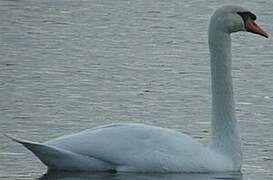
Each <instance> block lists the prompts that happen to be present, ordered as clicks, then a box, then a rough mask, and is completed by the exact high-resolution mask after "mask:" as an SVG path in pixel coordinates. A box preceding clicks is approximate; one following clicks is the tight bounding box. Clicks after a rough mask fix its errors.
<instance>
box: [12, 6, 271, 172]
mask: <svg viewBox="0 0 273 180" xmlns="http://www.w3.org/2000/svg"><path fill="white" fill-rule="evenodd" d="M255 20H256V16H255V15H254V14H253V13H251V12H250V11H248V10H246V9H244V8H242V7H238V6H223V7H221V8H219V9H218V10H216V11H215V13H214V14H213V16H212V17H211V20H210V25H209V33H208V35H209V49H210V61H211V83H212V120H211V126H212V128H211V144H210V145H209V146H205V145H203V144H202V143H200V142H198V141H197V140H196V139H194V138H192V137H190V136H188V135H185V134H182V133H180V132H177V131H174V130H170V129H166V128H161V127H154V126H148V125H143V124H129V123H128V124H110V125H105V126H100V127H96V128H93V129H89V130H85V131H83V132H80V133H77V134H72V135H68V136H63V137H59V138H56V139H53V140H49V141H47V142H44V143H37V142H31V141H27V140H22V139H17V138H13V137H10V138H11V139H13V140H14V141H16V142H18V143H21V144H23V145H24V146H25V147H26V148H27V149H29V150H30V151H32V152H33V153H34V154H35V155H36V156H37V157H38V158H39V159H40V160H41V161H42V162H43V163H44V164H45V165H47V166H48V168H49V169H53V170H66V171H110V172H160V173H164V172H166V173H167V172H168V173H170V172H188V173H189V172H192V173H197V172H216V171H240V169H241V159H242V155H241V147H240V136H239V130H238V126H237V121H236V117H235V110H234V100H233V87H232V77H231V38H230V34H231V33H234V32H238V31H248V32H252V33H256V34H259V35H262V36H264V37H268V35H267V33H266V32H265V31H263V30H262V29H261V28H260V27H259V26H258V25H257V24H256V23H255Z"/></svg>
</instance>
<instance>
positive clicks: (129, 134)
mask: <svg viewBox="0 0 273 180" xmlns="http://www.w3.org/2000/svg"><path fill="white" fill-rule="evenodd" d="M45 144H46V145H49V146H53V147H57V148H60V149H65V150H67V151H69V152H73V153H75V154H80V155H83V156H87V157H95V158H96V159H100V160H102V161H104V162H108V163H110V164H113V165H115V167H116V169H117V170H119V171H142V170H143V171H149V172H152V171H160V172H162V171H168V172H170V171H174V172H177V171H187V170H188V169H191V170H195V169H201V170H202V169H203V166H205V165H204V164H202V163H198V164H197V163H196V162H203V161H202V160H201V161H200V159H199V160H197V159H198V158H199V157H202V153H206V152H205V151H206V150H207V148H205V147H204V146H203V145H202V144H201V143H199V142H198V141H196V140H195V139H193V138H191V137H190V136H188V135H185V134H182V133H179V132H176V131H173V130H169V129H165V128H159V127H154V126H147V125H143V124H111V125H106V126H100V127H97V128H93V129H90V130H86V131H83V132H81V133H77V134H73V135H69V136H63V137H60V138H57V139H53V140H50V141H47V142H46V143H45Z"/></svg>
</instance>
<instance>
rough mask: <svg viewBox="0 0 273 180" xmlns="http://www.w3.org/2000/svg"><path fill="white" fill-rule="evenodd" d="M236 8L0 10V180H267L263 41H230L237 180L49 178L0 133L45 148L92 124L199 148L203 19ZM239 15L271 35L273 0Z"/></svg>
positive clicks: (9, 5) (204, 125)
mask: <svg viewBox="0 0 273 180" xmlns="http://www.w3.org/2000/svg"><path fill="white" fill-rule="evenodd" d="M232 2H233V4H238V2H237V1H235V0H234V1H227V0H226V1H221V2H220V1H219V2H218V1H212V0H211V1H201V0H199V1H190V0H184V1H179V0H171V1H165V0H159V1H156V0H154V1H152V0H151V1H146V0H138V1H126V0H116V1H99V0H97V1H96V0H93V1H75V0H67V1H52V0H49V1H35V0H13V1H11V0H2V1H0V12H1V13H0V20H1V21H0V45H1V47H0V55H1V60H0V91H1V94H0V102H1V103H0V109H1V110H0V113H1V114H0V132H1V135H0V136H1V138H0V179H37V178H39V177H42V179H54V178H55V179H72V178H73V179H183V178H185V179H224V178H228V179H253V180H254V179H270V178H271V176H272V175H273V170H272V167H273V158H272V157H273V133H272V127H273V121H272V112H273V93H272V92H273V85H272V81H273V76H272V69H273V61H272V57H273V53H272V40H271V39H269V40H266V39H264V38H262V37H258V36H255V35H252V34H249V33H237V34H234V35H233V60H234V61H233V76H234V89H235V98H236V106H237V109H236V111H237V116H238V119H239V123H240V127H241V128H240V129H241V136H242V140H243V154H244V162H243V168H242V173H243V176H241V175H238V174H236V175H234V174H227V175H226V174H220V175H212V174H199V175H189V174H188V175H151V174H150V175H145V174H130V175H129V174H118V175H111V174H73V173H68V174H60V173H49V174H47V175H45V176H43V174H44V173H46V167H45V166H44V165H42V164H41V163H40V162H39V161H38V160H37V159H36V158H35V157H34V156H33V155H32V154H31V153H30V152H29V151H27V150H26V149H25V148H23V147H22V146H20V145H18V144H16V143H14V142H11V141H10V140H9V139H7V138H6V137H4V136H3V133H8V134H13V135H14V136H17V137H23V138H26V139H30V140H34V141H40V142H42V141H45V140H48V139H51V138H54V137H58V136H60V135H64V134H71V133H74V132H79V131H81V130H84V129H87V128H91V127H94V126H97V125H101V124H106V123H114V122H140V123H146V124H151V125H157V126H162V127H168V128H172V129H176V130H178V131H181V132H183V133H187V134H190V135H191V136H193V137H195V138H198V139H200V141H202V142H204V143H207V140H206V139H207V137H208V136H209V127H210V123H209V118H210V113H209V112H210V106H209V105H208V104H210V90H209V61H208V46H207V26H208V19H209V17H210V15H211V14H212V12H213V11H214V10H215V9H216V8H217V7H219V6H221V5H222V4H227V3H229V4H230V3H232ZM241 5H242V6H244V7H248V8H250V9H252V10H253V11H254V12H255V13H256V14H257V15H258V22H259V24H260V25H261V26H262V27H264V28H265V29H266V30H267V31H268V32H269V34H271V33H270V32H273V25H272V18H273V13H272V7H273V1H272V2H271V1H263V0H248V1H242V3H241Z"/></svg>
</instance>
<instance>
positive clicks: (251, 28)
mask: <svg viewBox="0 0 273 180" xmlns="http://www.w3.org/2000/svg"><path fill="white" fill-rule="evenodd" d="M245 28H246V31H248V32H252V33H255V34H259V35H261V36H264V37H266V38H268V34H267V33H266V32H265V31H264V30H263V29H262V28H260V27H259V26H258V25H257V24H256V23H255V21H254V20H252V19H251V18H248V19H247V20H246V21H245Z"/></svg>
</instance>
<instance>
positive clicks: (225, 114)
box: [209, 26, 241, 168]
mask: <svg viewBox="0 0 273 180" xmlns="http://www.w3.org/2000/svg"><path fill="white" fill-rule="evenodd" d="M218 29H220V28H217V27H215V26H210V29H209V48H210V64H211V90H212V129H211V146H212V148H213V149H216V150H217V151H220V152H221V153H224V154H225V155H227V156H228V157H229V158H231V159H232V160H233V162H234V164H235V166H238V168H240V166H241V164H240V162H241V146H240V136H239V131H238V127H237V120H236V117H235V105H234V98H233V83H232V74H231V38H230V34H229V33H227V32H223V31H220V30H218Z"/></svg>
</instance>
